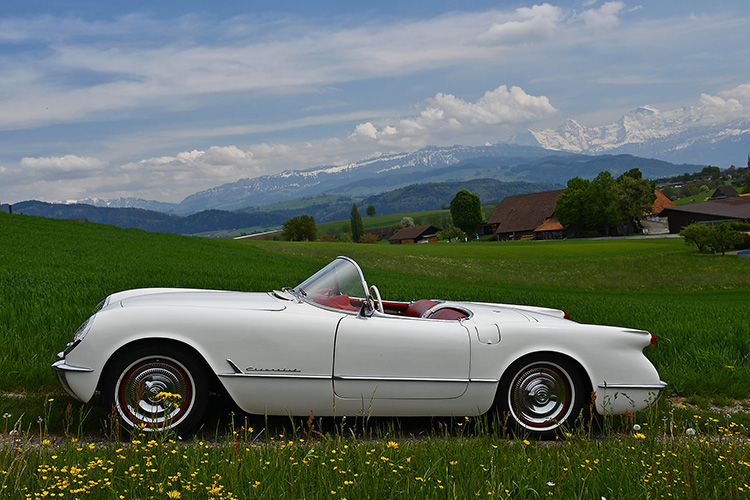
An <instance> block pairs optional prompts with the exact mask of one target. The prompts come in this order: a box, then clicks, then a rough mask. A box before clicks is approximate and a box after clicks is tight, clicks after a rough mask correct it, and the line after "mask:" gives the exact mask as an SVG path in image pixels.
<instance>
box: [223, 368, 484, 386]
mask: <svg viewBox="0 0 750 500" xmlns="http://www.w3.org/2000/svg"><path fill="white" fill-rule="evenodd" d="M233 368H234V367H233ZM217 376H219V377H226V378H234V377H239V378H283V379H297V380H332V381H334V382H335V381H341V382H345V381H359V382H442V383H462V384H469V383H471V384H497V383H498V380H497V379H491V378H472V379H465V378H432V377H355V376H341V375H336V376H335V377H331V376H330V375H297V374H291V373H244V372H239V373H238V372H233V373H218V374H217Z"/></svg>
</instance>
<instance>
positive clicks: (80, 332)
mask: <svg viewBox="0 0 750 500" xmlns="http://www.w3.org/2000/svg"><path fill="white" fill-rule="evenodd" d="M93 322H94V316H91V317H89V319H87V320H86V321H84V322H83V324H82V325H81V326H79V327H78V329H77V330H76V332H75V333H74V334H73V340H71V341H70V342H68V345H66V346H65V350H64V351H63V352H61V353H60V354H62V356H60V355H58V357H64V356H65V355H66V354H68V353H69V352H70V351H72V350H73V349H74V348H75V347H76V346H77V345H78V344H80V343H81V341H82V340H83V339H84V337H86V334H88V333H89V330H91V324H92V323H93Z"/></svg>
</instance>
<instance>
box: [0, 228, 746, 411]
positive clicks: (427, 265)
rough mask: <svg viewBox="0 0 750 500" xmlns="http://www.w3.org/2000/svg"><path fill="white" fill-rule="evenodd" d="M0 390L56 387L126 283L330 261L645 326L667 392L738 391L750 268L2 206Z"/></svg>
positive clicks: (660, 255) (638, 254) (556, 247)
mask: <svg viewBox="0 0 750 500" xmlns="http://www.w3.org/2000/svg"><path fill="white" fill-rule="evenodd" d="M0 235H1V236H0V238H1V240H0V257H1V258H2V263H3V264H2V269H0V284H1V285H2V286H1V287H0V338H1V339H2V342H3V346H4V349H3V350H2V352H1V353H0V362H1V363H2V366H3V367H4V369H3V371H2V372H1V373H0V390H2V391H6V392H39V391H43V392H50V391H59V387H58V385H57V382H56V379H55V377H54V374H53V372H52V371H51V370H50V369H49V364H50V363H51V362H53V361H54V359H55V358H54V356H55V353H56V352H57V351H59V350H61V349H62V348H63V347H64V345H65V343H66V342H67V341H68V340H69V339H70V336H71V335H72V333H73V332H74V331H75V329H76V328H77V326H78V325H79V324H80V323H81V322H82V321H83V320H84V319H85V318H86V317H87V316H88V315H89V313H90V311H91V309H92V308H93V307H94V306H95V305H96V304H97V303H98V302H99V301H100V300H101V299H103V298H104V297H105V296H106V295H108V294H110V293H113V292H116V291H119V290H123V289H129V288H138V287H150V286H156V287H196V288H218V289H229V290H243V291H263V290H270V289H272V288H274V287H276V288H278V287H282V286H286V285H295V284H297V283H299V282H301V281H302V280H303V279H304V278H306V277H307V276H309V275H310V274H311V273H312V272H314V271H315V270H317V269H318V268H319V267H321V266H322V265H324V264H325V263H327V262H328V261H330V260H331V259H332V258H333V257H335V256H336V255H340V254H345V255H348V256H350V257H353V258H354V259H356V260H357V261H358V262H359V263H360V265H361V266H362V268H363V270H364V272H365V276H366V278H367V279H368V282H370V283H371V284H372V283H374V284H377V285H378V287H379V288H380V290H381V292H382V294H383V296H384V297H385V298H391V299H399V300H411V299H419V298H426V297H433V298H447V299H455V300H476V301H487V302H509V303H520V304H532V305H540V306H548V307H556V308H560V309H564V310H566V311H567V312H569V313H570V315H571V318H572V319H573V320H575V321H579V322H584V323H597V324H611V325H617V326H628V327H634V328H642V329H646V330H649V331H651V332H653V333H655V334H656V335H657V337H658V338H659V341H658V343H657V344H656V345H655V346H654V347H651V348H649V349H647V350H646V353H647V355H648V356H649V357H650V358H651V359H652V360H653V361H654V363H655V364H656V366H657V368H658V369H659V372H660V374H661V375H662V377H663V378H664V380H667V381H668V382H669V383H670V386H671V389H670V390H671V391H673V392H674V393H676V394H681V395H685V396H690V395H693V394H698V395H700V396H703V397H709V398H712V397H729V398H748V397H750V385H748V384H747V383H746V381H747V380H750V363H748V362H747V357H748V353H749V352H750V345H749V344H750V325H749V324H748V321H747V318H748V317H750V300H748V299H749V298H750V273H748V262H747V261H746V260H744V259H738V258H737V257H735V256H727V257H718V256H712V255H703V254H698V253H696V252H694V251H693V250H692V249H691V248H689V247H687V246H685V245H684V244H683V242H682V240H681V239H668V238H664V239H642V240H611V241H602V240H597V241H563V242H533V241H532V242H504V243H477V242H472V243H468V244H466V243H460V244H456V243H452V244H447V243H439V244H432V245H386V246H382V245H358V244H337V243H282V242H267V241H249V240H244V241H234V240H214V239H201V238H190V237H181V236H175V235H170V234H155V233H146V232H143V231H139V230H128V229H120V228H116V227H112V226H104V225H97V224H82V223H77V222H73V221H59V220H49V219H42V218H34V217H26V216H10V215H8V214H0Z"/></svg>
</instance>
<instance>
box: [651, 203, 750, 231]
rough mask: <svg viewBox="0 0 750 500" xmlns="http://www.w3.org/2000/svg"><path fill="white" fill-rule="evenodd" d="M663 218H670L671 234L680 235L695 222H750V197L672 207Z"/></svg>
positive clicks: (665, 212) (710, 223) (667, 209)
mask: <svg viewBox="0 0 750 500" xmlns="http://www.w3.org/2000/svg"><path fill="white" fill-rule="evenodd" d="M659 216H661V217H668V218H669V232H670V233H673V234H675V233H679V232H680V231H681V230H682V228H684V227H685V226H689V225H690V224H692V223H694V222H699V223H702V224H708V225H712V224H718V223H720V222H729V221H746V222H750V196H735V197H730V198H722V199H718V200H710V201H704V202H703V203H694V204H692V205H683V206H681V207H670V208H666V209H664V210H662V211H661V213H660V214H659Z"/></svg>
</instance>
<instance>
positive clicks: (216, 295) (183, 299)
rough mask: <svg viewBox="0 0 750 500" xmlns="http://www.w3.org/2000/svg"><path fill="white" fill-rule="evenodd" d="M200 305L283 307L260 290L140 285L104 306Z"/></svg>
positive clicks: (279, 302) (227, 307) (206, 306)
mask: <svg viewBox="0 0 750 500" xmlns="http://www.w3.org/2000/svg"><path fill="white" fill-rule="evenodd" d="M152 306H157V307H191V308H194V307H201V308H215V309H250V310H260V311H283V310H284V309H285V306H284V304H283V302H281V301H280V300H278V299H275V298H273V297H272V296H270V295H269V294H268V293H263V292H230V291H226V290H197V289H183V288H142V289H138V290H127V291H124V292H119V293H115V294H113V295H111V296H110V297H109V300H108V307H152Z"/></svg>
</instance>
